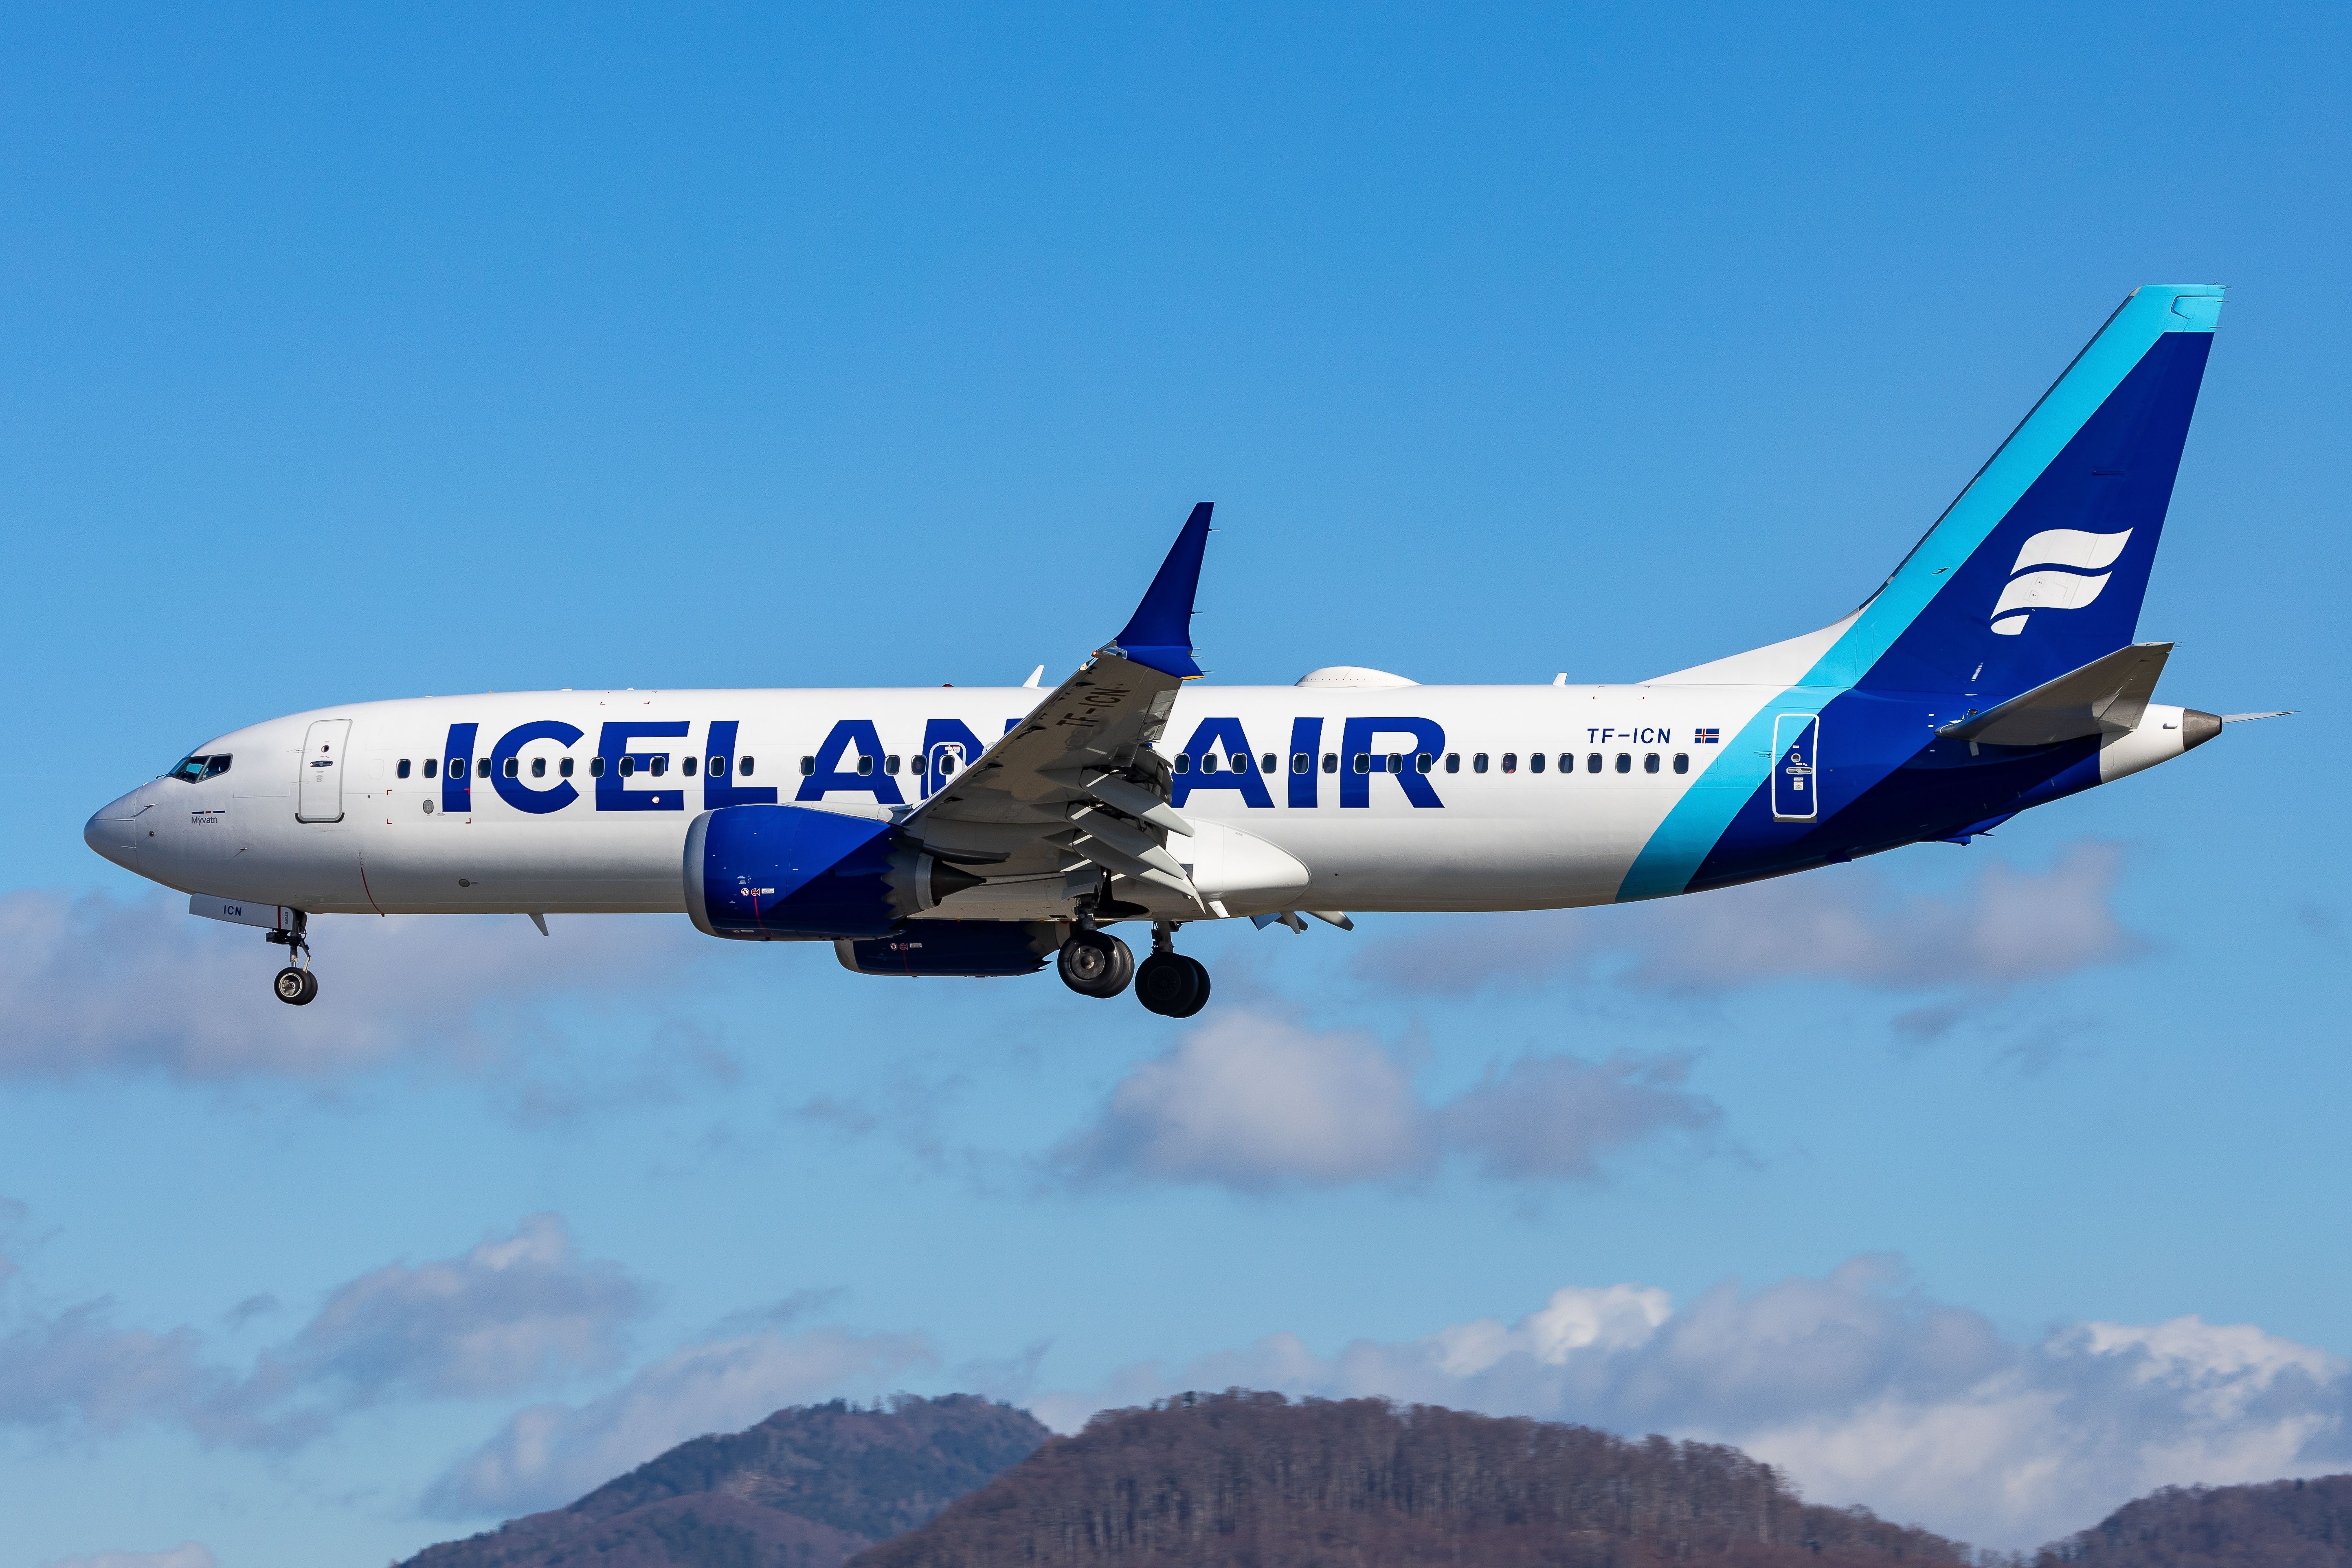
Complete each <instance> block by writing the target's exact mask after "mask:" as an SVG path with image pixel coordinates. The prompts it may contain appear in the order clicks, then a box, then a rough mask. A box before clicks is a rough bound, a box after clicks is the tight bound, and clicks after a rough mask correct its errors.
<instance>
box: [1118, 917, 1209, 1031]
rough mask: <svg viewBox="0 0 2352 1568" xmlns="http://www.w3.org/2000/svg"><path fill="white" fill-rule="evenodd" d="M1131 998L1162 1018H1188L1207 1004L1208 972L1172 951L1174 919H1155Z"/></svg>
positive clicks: (1174, 942) (1197, 962)
mask: <svg viewBox="0 0 2352 1568" xmlns="http://www.w3.org/2000/svg"><path fill="white" fill-rule="evenodd" d="M1135 999H1136V1000H1137V1001H1139V1002H1140V1003H1142V1004H1143V1005H1144V1009H1145V1010H1146V1011H1147V1012H1152V1013H1157V1014H1159V1015H1160V1016H1161V1017H1163V1018H1189V1017H1191V1016H1192V1015H1193V1014H1195V1013H1197V1012H1199V1011H1200V1010H1201V1009H1202V1008H1203V1007H1205V1006H1207V1005H1209V972H1208V971H1207V970H1206V969H1204V968H1202V964H1201V961H1200V960H1199V959H1197V958H1187V957H1185V956H1184V955H1183V954H1182V953H1181V952H1177V951H1176V922H1175V921H1155V922H1154V923H1153V925H1152V927H1151V956H1150V958H1147V959H1145V960H1144V961H1143V962H1142V963H1139V964H1138V965H1137V966H1136V970H1135Z"/></svg>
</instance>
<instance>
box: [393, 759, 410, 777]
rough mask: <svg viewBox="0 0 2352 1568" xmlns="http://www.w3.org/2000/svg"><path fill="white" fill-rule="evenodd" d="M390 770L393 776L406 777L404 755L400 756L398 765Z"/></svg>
mask: <svg viewBox="0 0 2352 1568" xmlns="http://www.w3.org/2000/svg"><path fill="white" fill-rule="evenodd" d="M392 771H393V773H394V775H395V776H397V777H400V778H406V777H407V776H408V759H407V758H406V757H403V758H401V759H400V765H399V766H398V767H396V768H394V769H393V770H392Z"/></svg>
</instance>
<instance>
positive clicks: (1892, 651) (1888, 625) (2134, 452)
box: [1804, 284, 2221, 706]
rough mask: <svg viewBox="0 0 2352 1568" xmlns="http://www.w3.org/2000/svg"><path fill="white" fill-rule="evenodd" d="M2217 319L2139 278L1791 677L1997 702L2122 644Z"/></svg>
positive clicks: (2193, 290)
mask: <svg viewBox="0 0 2352 1568" xmlns="http://www.w3.org/2000/svg"><path fill="white" fill-rule="evenodd" d="M2220 317H2221V288H2220V287H2219V286H2218V285H2214V284H2193V285H2180V284H2149V285H2147V287H2145V288H2141V289H2135V290H2134V291H2133V292H2132V295H2131V297H2130V298H2129V299H2127V300H2125V301H2124V302H2123V304H2122V306H2121V307H2120V308H2118V309H2117V310H2116V313H2115V314H2114V315H2113V316H2111V317H2109V318H2108V320H2107V324H2106V325H2105V327H2104V328H2102V329H2100V331H2099V334H2098V336H2096V337H2095V338H2093V339H2092V340H2091V342H2090V344H2089V346H2088V347H2086V348H2084V350H2083V352H2082V353H2079V354H2077V355H2075V356H2074V363H2073V364H2071V365H2069V366H2067V367H2066V374H2063V375H2062V376H2060V377H2059V378H2058V383H2057V384H2056V385H2054V386H2053V387H2052V388H2051V389H2050V390H2049V391H2048V392H2047V393H2045V394H2044V395H2042V401H2041V402H2039V403H2037V404H2035V405H2033V410H2032V413H2030V414H2028V415H2027V416H2025V419H2024V421H2023V423H2021V424H2020V425H2019V426H2018V427H2017V429H2016V430H2015V431H2014V432H2012V433H2011V436H2010V437H2009V439H2008V440H2007V441H2005V442H2003V443H2002V444H2001V447H2000V450H1999V451H1997V452H1995V453H1994V454H1993V455H1992V458H1991V460H1990V461H1989V462H1987V463H1986V464H1985V466H1984V467H1983V468H1981V469H1979V471H1978V473H1977V476H1976V478H1975V479H1972V480H1970V481H1969V487H1968V488H1967V489H1964V490H1962V491H1961V492H1960V496H1959V499H1958V500H1955V501H1953V502H1952V504H1951V505H1950V506H1949V507H1947V508H1946V509H1945V510H1944V515H1943V516H1942V517H1941V518H1939V519H1937V522H1936V526H1935V527H1934V528H1932V529H1930V530H1929V531H1928V532H1927V537H1926V538H1925V539H1923V540H1921V541H1920V542H1919V543H1918V546H1917V547H1916V549H1914V550H1913V551H1912V552H1911V553H1910V554H1909V555H1908V556H1907V557H1906V558H1905V560H1904V562H1903V563H1902V565H1900V566H1898V567H1897V568H1895V574H1894V575H1893V576H1892V577H1890V578H1888V579H1887V581H1886V584H1885V586H1884V587H1882V588H1881V589H1880V590H1879V591H1878V593H1877V594H1876V595H1874V597H1873V598H1872V599H1871V601H1870V603H1869V604H1868V605H1865V606H1864V609H1863V611H1862V613H1861V615H1860V616H1858V617H1856V619H1855V621H1854V623H1853V626H1849V627H1847V628H1846V630H1845V632H1844V634H1843V636H1841V637H1839V638H1838V640H1837V642H1836V643H1835V644H1834V645H1833V646H1832V647H1831V648H1830V649H1829V651H1828V652H1827V653H1826V654H1825V655H1824V656H1823V657H1822V660H1821V662H1820V663H1819V664H1818V665H1817V666H1816V667H1815V668H1814V669H1813V671H1812V673H1811V675H1810V676H1809V677H1808V678H1807V679H1806V680H1805V682H1804V684H1807V685H1811V686H1859V687H1864V688H1867V689H1875V690H1884V691H1927V692H1958V691H1972V692H1977V693H1980V694H1981V695H1983V696H1984V697H1986V698H1988V699H1990V702H1998V701H2001V700H2006V699H2007V698H2010V697H2013V696H2015V695H2016V694H2017V693H2019V692H2021V691H2024V690H2028V689H2031V688H2032V687H2035V686H2038V685H2040V684H2042V682H2043V681H2045V680H2050V679H2054V678H2056V677H2058V676H2060V675H2063V674H2064V673H2065V672H2066V671H2068V670H2070V669H2074V668H2080V667H2081V666H2083V665H2085V664H2088V663H2089V662H2090V661H2091V660H2093V659H2095V658H2098V657H2100V656H2101V655H2102V654H2106V653H2112V652H2113V651H2115V650H2116V648H2119V647H2124V646H2125V645H2126V644H2127V643H2129V642H2131V641H2132V638H2133V634H2134V632H2135V630H2136V628H2137V626H2138V623H2139V606H2140V601H2141V599H2142V597H2143V596H2145V595H2146V594H2147V575H2148V569H2149V567H2150V566H2152V565H2153V564H2154V563H2155V560H2156V546H2157V542H2158V538H2159V537H2160V536H2161V535H2162V533H2163V531H2164V514H2165V509H2166V508H2167V507H2168V505H2169V504H2170V502H2171V500H2172V481H2173V477H2174V475H2175V474H2177V473H2178V472H2179V468H2180V451H2181V447H2182V445H2183V443H2184V442H2185V441H2186V440H2187V439H2188V436H2189V415H2190V414H2191V413H2192V412H2193V411H2194V410H2195V408H2196V406H2197V389H2198V385H2199V384H2200V382H2201V381H2202V380H2203V378H2204V374H2205V357H2206V353H2207V351H2208V350H2209V349H2210V347H2211V345H2212V342H2213V329H2214V325H2215V323H2216V322H2217V321H2219V320H2220ZM1990 702H1988V703H1987V706H1990Z"/></svg>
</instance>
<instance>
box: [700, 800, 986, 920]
mask: <svg viewBox="0 0 2352 1568" xmlns="http://www.w3.org/2000/svg"><path fill="white" fill-rule="evenodd" d="M983 880H984V879H982V878H980V877H975V876H973V875H971V873H970V872H968V871H964V870H961V869H959V868H956V867H954V866H951V865H950V864H948V863H947V862H945V861H943V860H940V859H938V858H934V857H932V856H930V855H927V854H925V853H923V852H922V851H920V850H919V849H916V848H914V847H911V846H909V845H907V844H905V843H902V842H900V841H899V837H898V832H897V830H896V829H895V828H893V827H892V826H891V825H890V824H888V823H887V822H877V821H875V820H874V819H873V818H871V817H866V816H849V815H848V814H846V813H844V812H837V811H822V810H819V809H817V808H815V807H814V806H805V805H727V806H721V807H719V809H718V810H716V811H706V812H704V813H703V814H702V815H701V816H698V817H696V818H695V819H694V825H693V826H691V827H689V828H688V830H687V835H686V912H687V913H688V915H689V916H690V917H692V919H693V921H694V923H695V925H696V927H697V928H698V929H699V930H701V931H703V932H704V933H705V934H707V935H709V936H723V937H731V938H734V939H735V940H737V941H740V942H808V941H813V940H821V939H826V938H840V937H886V936H888V935H890V934H892V933H893V932H895V931H898V928H899V926H900V924H901V923H902V922H904V921H906V920H908V918H909V917H910V916H914V915H918V914H920V913H922V912H923V911H924V910H929V909H935V908H937V907H938V905H939V902H940V900H942V899H944V898H946V897H948V896H949V895H950V894H951V893H955V892H958V891H961V889H965V888H973V887H978V886H979V885H980V884H981V882H982V881H983Z"/></svg>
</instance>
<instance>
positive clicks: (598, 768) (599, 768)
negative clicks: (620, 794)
mask: <svg viewBox="0 0 2352 1568" xmlns="http://www.w3.org/2000/svg"><path fill="white" fill-rule="evenodd" d="M588 776H589V777H590V778H592V779H601V778H603V777H604V758H602V757H591V758H589V759H588Z"/></svg>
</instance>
